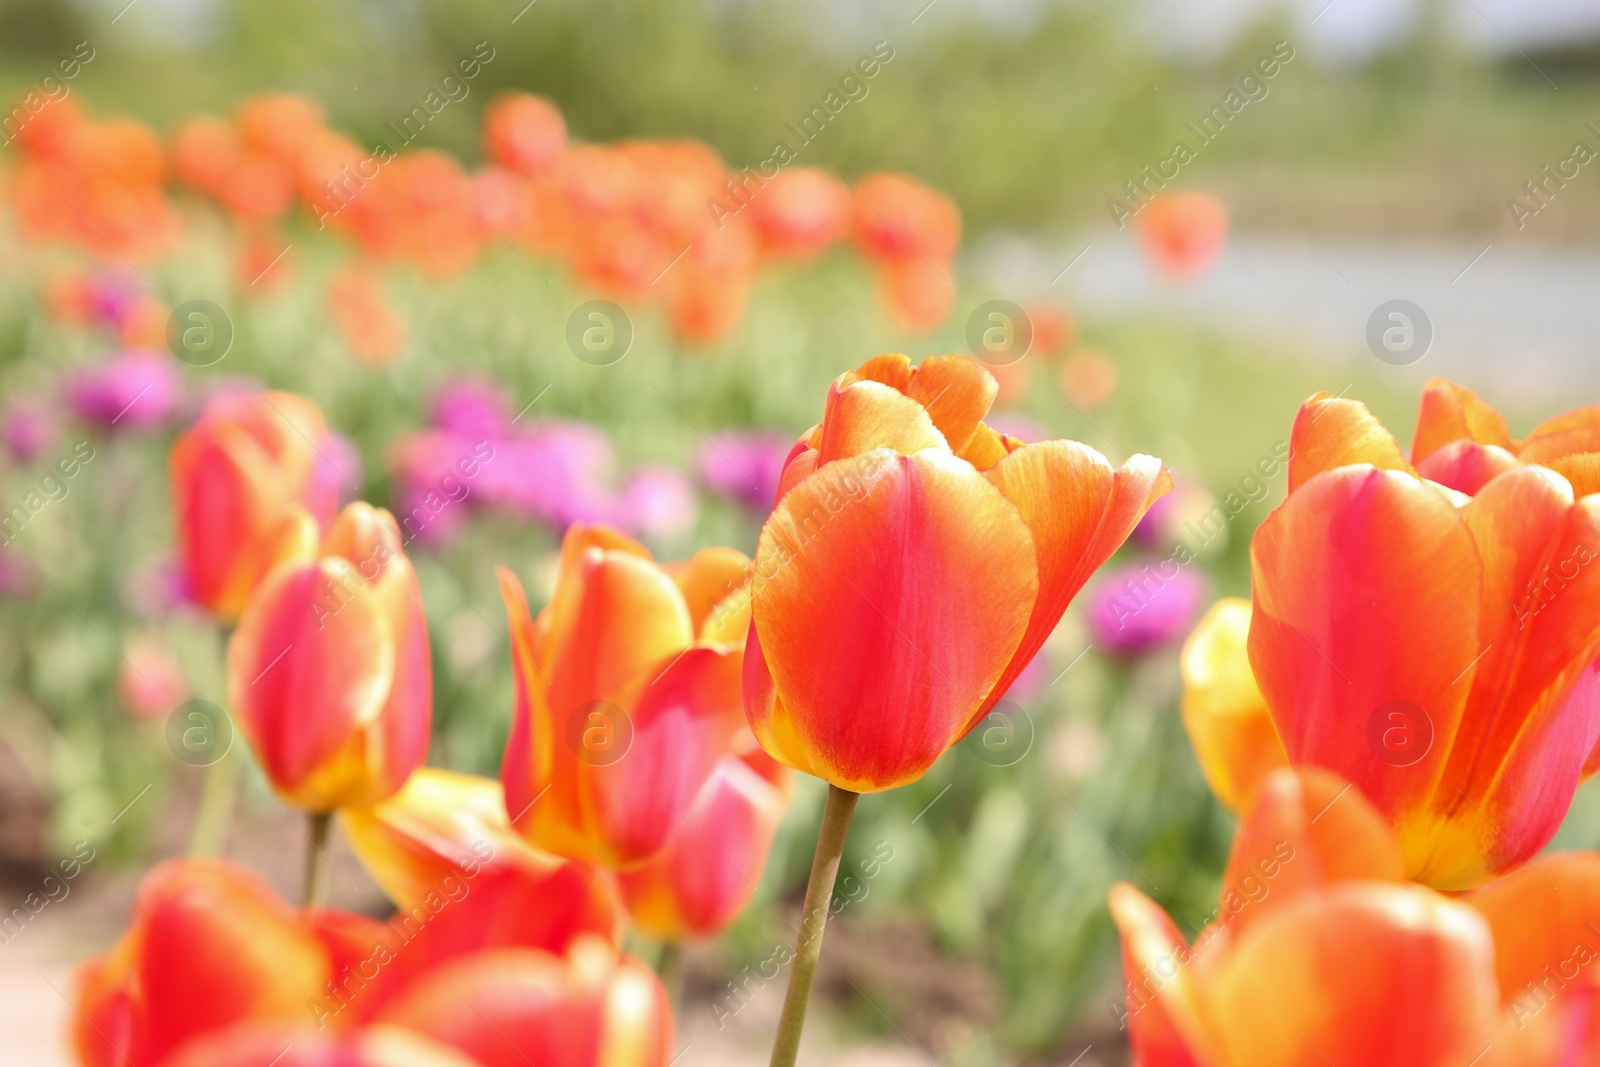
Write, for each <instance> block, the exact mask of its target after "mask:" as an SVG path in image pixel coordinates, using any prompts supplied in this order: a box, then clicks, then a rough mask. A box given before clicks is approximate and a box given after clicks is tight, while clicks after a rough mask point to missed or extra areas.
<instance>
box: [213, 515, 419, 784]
mask: <svg viewBox="0 0 1600 1067" xmlns="http://www.w3.org/2000/svg"><path fill="white" fill-rule="evenodd" d="M228 669H229V695H230V699H231V700H232V704H233V710H234V713H235V714H236V715H237V716H238V718H239V722H240V728H241V730H242V731H243V733H244V735H245V736H246V737H247V738H248V739H249V740H250V744H251V747H252V748H253V749H254V751H255V753H256V757H257V758H258V759H259V760H260V761H261V765H262V767H263V769H264V770H265V771H266V773H267V776H268V777H269V778H271V779H272V783H273V785H274V786H275V787H276V788H277V789H278V791H279V792H280V793H281V794H283V796H284V797H286V798H287V799H289V800H291V801H293V802H294V803H296V804H299V805H300V806H302V807H305V808H307V809H309V810H311V811H329V810H332V809H334V808H342V807H350V806H359V805H366V804H373V803H376V802H377V801H379V800H382V799H384V798H385V797H387V796H390V795H391V794H393V793H394V792H395V791H396V790H398V789H399V788H400V787H401V786H402V785H404V784H405V781H406V779H407V778H408V777H409V776H410V774H411V772H412V771H413V770H415V769H416V768H417V766H418V765H420V764H421V763H422V760H423V757H424V756H426V755H427V751H428V734H429V729H430V725H431V721H432V713H433V668H432V663H431V660H430V659H429V650H428V630H427V625H426V622H425V620H424V618H423V613H422V593H421V591H420V590H419V589H418V587H417V578H416V574H415V573H414V572H413V571H412V569H411V562H410V560H408V559H407V558H406V557H405V555H404V554H403V553H402V552H401V549H400V530H399V527H397V526H396V525H395V521H394V517H393V516H391V515H390V514H389V513H388V512H387V511H383V510H382V509H379V508H374V507H372V506H371V505H370V504H365V503H356V504H351V505H350V506H349V507H347V508H345V510H344V511H343V512H342V513H341V514H340V515H339V518H338V520H337V521H336V522H335V523H334V524H333V526H332V528H330V529H329V531H328V536H327V537H326V539H325V540H324V541H323V544H322V549H321V555H320V557H319V558H316V559H311V560H306V561H304V562H292V563H286V564H284V565H282V566H280V567H279V568H278V569H276V570H274V571H273V572H272V574H270V575H269V576H268V577H267V579H266V581H264V582H263V583H262V584H261V587H260V588H259V589H258V590H257V591H256V593H255V594H254V595H253V596H252V597H251V599H250V603H249V605H248V607H246V609H245V613H244V615H243V617H242V618H241V619H240V620H239V628H238V629H237V630H236V631H235V632H234V635H233V639H232V641H231V642H230V643H229V647H228Z"/></svg>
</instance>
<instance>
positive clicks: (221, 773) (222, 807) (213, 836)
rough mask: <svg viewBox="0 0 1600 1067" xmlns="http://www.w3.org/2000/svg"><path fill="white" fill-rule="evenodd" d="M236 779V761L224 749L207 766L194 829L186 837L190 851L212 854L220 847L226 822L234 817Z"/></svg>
mask: <svg viewBox="0 0 1600 1067" xmlns="http://www.w3.org/2000/svg"><path fill="white" fill-rule="evenodd" d="M238 780H239V761H238V760H237V759H235V758H234V756H233V754H232V753H231V752H230V753H227V754H225V755H224V756H223V757H222V758H221V759H219V760H217V762H215V763H213V764H212V765H211V766H209V767H207V768H206V780H205V784H204V785H203V786H201V787H200V810H199V812H197V813H196V815H195V817H194V833H193V834H192V835H191V836H190V838H189V855H191V856H215V855H216V854H217V853H219V852H221V851H222V842H223V839H224V838H226V837H227V835H228V824H229V823H231V822H232V821H233V798H234V795H235V794H236V793H237V792H238V790H237V789H236V788H235V787H236V785H237V783H238Z"/></svg>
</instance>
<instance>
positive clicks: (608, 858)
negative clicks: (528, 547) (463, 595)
mask: <svg viewBox="0 0 1600 1067" xmlns="http://www.w3.org/2000/svg"><path fill="white" fill-rule="evenodd" d="M748 567H749V561H748V560H747V559H745V557H744V556H743V555H741V554H739V553H737V552H734V551H732V550H730V549H707V550H705V551H703V552H700V553H698V554H696V555H695V556H694V557H693V558H691V559H690V560H689V561H688V562H687V563H686V564H683V565H682V566H681V567H678V568H674V569H672V570H670V571H669V570H668V569H666V568H663V567H662V566H660V565H659V564H657V563H656V562H655V560H654V559H653V558H652V557H651V556H650V553H649V551H648V550H646V549H645V548H644V546H643V545H640V544H639V543H638V542H636V541H634V540H633V539H632V538H629V537H628V536H626V535H625V534H622V533H620V532H618V531H616V530H612V529H608V528H606V527H601V526H584V525H579V524H575V525H574V526H573V527H572V528H571V529H569V530H568V531H567V536H566V538H565V539H564V540H563V542H562V546H561V562H560V570H559V573H558V575H557V578H556V584H555V592H554V594H553V595H552V597H551V600H550V603H549V605H547V606H546V607H545V608H544V610H543V611H541V612H540V613H539V615H538V618H537V619H535V618H534V617H533V616H532V614H531V613H530V612H529V610H528V603H527V599H526V597H525V596H524V594H523V591H522V585H521V583H520V582H518V581H517V579H516V577H515V576H514V575H513V574H512V573H511V572H510V571H507V570H504V569H502V570H501V571H500V589H501V594H502V596H503V597H504V599H505V603H506V615H507V620H508V622H509V624H510V627H511V639H512V647H513V660H514V665H515V668H516V678H517V689H516V693H517V703H516V717H515V720H514V721H513V723H512V727H511V736H510V738H509V739H508V741H507V743H506V753H505V761H504V763H503V764H502V767H501V775H500V777H501V781H502V782H503V783H504V785H505V793H506V806H507V809H508V810H509V811H510V812H511V815H512V825H514V826H515V827H516V828H517V830H518V831H519V832H521V833H522V834H523V836H524V837H526V838H527V839H528V840H529V841H530V842H532V843H533V844H534V845H535V846H536V847H538V848H540V849H543V850H545V851H547V852H553V853H555V854H557V855H560V856H568V857H571V858H574V859H580V860H583V861H585V862H588V863H593V864H596V865H598V866H602V867H607V868H611V869H623V868H628V867H636V866H638V865H640V864H641V863H643V862H644V861H646V860H648V859H649V858H650V857H651V856H654V855H655V854H656V853H658V852H660V851H661V850H662V849H663V848H665V847H666V846H667V844H668V842H669V841H670V840H671V838H672V836H673V833H674V832H675V831H676V830H677V829H678V826H679V824H680V823H681V821H682V818H683V815H682V813H683V812H684V811H685V809H687V808H688V807H689V806H690V805H691V804H692V803H693V801H694V798H695V796H696V795H697V794H698V793H699V792H700V789H701V787H702V786H703V785H704V784H705V781H706V779H707V778H708V777H709V776H710V775H711V772H712V769H713V767H714V766H715V764H716V761H717V759H718V758H719V757H720V756H721V755H722V754H723V753H724V752H726V751H727V750H728V743H729V740H730V739H731V738H732V736H733V735H734V733H735V731H736V730H737V729H738V727H739V725H740V718H739V712H740V697H739V679H740V673H739V672H740V661H741V655H742V653H741V651H740V641H741V639H742V637H743V633H744V629H745V627H746V626H747V625H748V623H747V620H748V608H747V607H745V606H744V595H743V592H742V588H741V587H742V586H743V585H744V583H745V581H746V578H747V575H748Z"/></svg>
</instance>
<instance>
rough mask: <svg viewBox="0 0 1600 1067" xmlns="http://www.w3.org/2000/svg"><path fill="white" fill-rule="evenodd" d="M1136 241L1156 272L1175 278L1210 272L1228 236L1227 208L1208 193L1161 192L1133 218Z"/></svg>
mask: <svg viewBox="0 0 1600 1067" xmlns="http://www.w3.org/2000/svg"><path fill="white" fill-rule="evenodd" d="M1136 222H1137V225H1138V232H1139V242H1140V244H1142V245H1143V246H1144V250H1145V254H1146V255H1148V256H1149V257H1150V259H1151V261H1152V262H1154V263H1155V265H1156V267H1157V269H1159V270H1160V271H1162V272H1163V273H1165V274H1169V275H1172V276H1173V277H1177V278H1188V277H1194V276H1195V275H1199V274H1204V273H1205V272H1206V271H1207V270H1210V269H1211V265H1212V264H1213V263H1215V262H1216V260H1217V257H1218V256H1219V255H1221V254H1222V244H1223V241H1224V240H1226V238H1227V236H1228V209H1227V207H1226V205H1224V204H1223V203H1222V201H1221V200H1218V199H1217V198H1216V197H1214V196H1212V195H1211V194H1209V193H1163V194H1161V195H1159V196H1157V197H1155V198H1154V199H1153V200H1151V201H1150V203H1148V204H1146V205H1145V206H1144V209H1143V210H1142V211H1140V212H1139V215H1138V217H1137V219H1136Z"/></svg>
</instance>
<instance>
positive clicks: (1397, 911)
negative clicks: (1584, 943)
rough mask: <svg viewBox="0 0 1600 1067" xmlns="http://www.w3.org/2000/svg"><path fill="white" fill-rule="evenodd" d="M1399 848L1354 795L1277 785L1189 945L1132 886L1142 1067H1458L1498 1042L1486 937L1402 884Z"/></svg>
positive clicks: (1136, 1039) (1125, 911) (1126, 895)
mask: <svg viewBox="0 0 1600 1067" xmlns="http://www.w3.org/2000/svg"><path fill="white" fill-rule="evenodd" d="M1402 863H1403V861H1402V858H1401V853H1400V846H1399V842H1398V841H1396V840H1395V838H1394V835H1393V833H1392V831H1390V829H1389V828H1388V826H1387V824H1386V822H1385V820H1384V818H1383V817H1382V816H1381V815H1380V814H1379V813H1378V812H1377V811H1376V810H1374V809H1373V808H1372V807H1371V805H1369V804H1368V803H1367V802H1366V801H1365V800H1364V799H1363V798H1362V797H1361V795H1360V793H1359V792H1358V791H1357V790H1354V789H1350V788H1349V787H1348V785H1347V783H1344V782H1342V781H1340V780H1338V779H1337V778H1335V777H1334V776H1332V775H1328V774H1325V773H1323V772H1319V771H1310V772H1307V773H1304V774H1301V773H1297V772H1295V771H1292V770H1287V769H1283V770H1279V771H1277V772H1276V773H1275V774H1274V775H1272V776H1271V777H1270V778H1268V779H1267V781H1266V782H1265V783H1264V784H1263V786H1262V789H1261V794H1260V796H1259V797H1258V799H1257V801H1256V806H1255V808H1254V809H1253V810H1252V811H1251V813H1250V814H1249V816H1248V817H1247V818H1246V819H1245V821H1244V823H1243V824H1242V825H1241V827H1240V832H1239V836H1238V838H1237V839H1236V840H1235V842H1234V847H1233V853H1232V856H1231V857H1230V860H1229V864H1228V870H1227V873H1226V874H1225V875H1224V878H1223V891H1222V902H1221V906H1220V907H1219V908H1218V911H1217V913H1216V917H1215V919H1214V921H1213V922H1211V923H1209V924H1208V925H1207V926H1206V927H1205V929H1203V930H1202V931H1201V933H1200V934H1199V936H1198V937H1197V938H1196V940H1195V943H1194V944H1193V945H1190V944H1187V943H1186V942H1185V941H1184V938H1183V936H1182V935H1181V934H1180V933H1179V932H1178V929H1177V926H1176V925H1175V924H1174V923H1173V922H1172V920H1171V919H1170V918H1168V917H1167V915H1166V914H1165V913H1164V912H1163V911H1162V910H1161V908H1160V907H1159V906H1157V905H1156V904H1155V903H1153V902H1152V901H1151V900H1150V899H1149V898H1147V897H1146V896H1145V895H1144V894H1143V893H1141V892H1140V891H1139V890H1137V889H1135V888H1134V887H1133V886H1131V885H1127V884H1126V883H1124V884H1121V885H1118V886H1116V887H1114V888H1113V889H1112V891H1111V912H1112V916H1113V917H1114V918H1115V919H1116V922H1117V926H1118V928H1119V929H1120V930H1121V933H1122V946H1123V965H1124V968H1125V971H1126V978H1127V996H1128V1002H1127V1012H1128V1014H1127V1017H1126V1023H1127V1027H1128V1031H1129V1036H1130V1039H1131V1043H1132V1046H1133V1054H1134V1060H1135V1062H1137V1063H1139V1064H1141V1065H1143V1067H1313V1065H1322V1067H1325V1065H1326V1064H1329V1063H1336V1064H1352V1065H1353V1064H1361V1065H1362V1067H1452V1065H1460V1064H1466V1063H1470V1062H1472V1060H1473V1058H1474V1057H1475V1056H1480V1055H1482V1053H1483V1050H1484V1048H1485V1047H1486V1046H1487V1045H1488V1044H1489V1043H1490V1041H1491V1039H1492V1038H1493V1036H1494V1032H1495V1028H1496V1025H1497V1022H1498V1012H1499V996H1498V992H1497V987H1496V982H1495V971H1494V968H1495V945H1494V943H1493V941H1492V940H1491V936H1490V930H1489V926H1488V924H1487V923H1486V922H1485V921H1484V920H1483V918H1482V917H1481V916H1480V915H1479V914H1478V912H1476V911H1475V910H1473V909H1472V908H1471V907H1468V906H1467V905H1466V904H1463V903H1459V902H1457V901H1454V900H1451V899H1449V898H1446V897H1444V896H1441V895H1439V894H1437V893H1435V892H1433V891H1431V890H1429V889H1426V888H1423V887H1421V886H1415V885H1409V884H1406V883H1404V882H1402V881H1401V880H1400V879H1401V872H1402V869H1403V865H1402Z"/></svg>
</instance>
